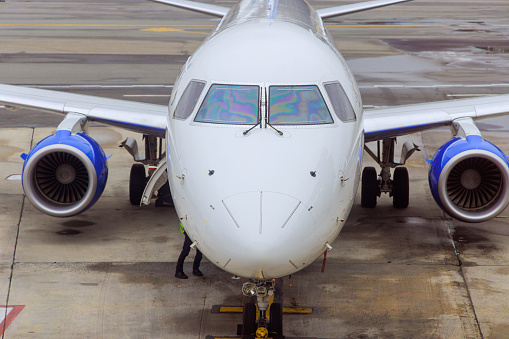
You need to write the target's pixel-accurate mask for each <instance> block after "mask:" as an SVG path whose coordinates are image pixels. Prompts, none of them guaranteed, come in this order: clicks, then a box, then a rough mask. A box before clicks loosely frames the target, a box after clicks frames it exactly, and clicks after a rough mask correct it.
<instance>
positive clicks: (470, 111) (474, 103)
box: [364, 94, 509, 142]
mask: <svg viewBox="0 0 509 339" xmlns="http://www.w3.org/2000/svg"><path fill="white" fill-rule="evenodd" d="M364 112H365V114H364V132H365V140H366V142H368V141H375V140H380V139H384V138H390V137H397V136H400V135H404V134H410V133H414V132H419V131H423V130H426V129H431V128H435V127H439V126H448V125H451V123H452V122H453V121H454V120H456V119H458V118H466V117H468V118H472V119H473V120H478V119H486V118H493V117H496V116H501V115H507V114H509V94H504V95H496V96H491V97H482V98H474V99H458V100H447V101H438V102H430V103H422V104H415V105H404V106H396V107H391V108H383V109H370V110H365V111H364Z"/></svg>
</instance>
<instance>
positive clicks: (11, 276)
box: [2, 128, 35, 339]
mask: <svg viewBox="0 0 509 339" xmlns="http://www.w3.org/2000/svg"><path fill="white" fill-rule="evenodd" d="M34 134H35V128H32V136H31V138H30V150H31V149H32V146H33V143H34ZM25 198H26V196H25V195H24V194H23V199H22V200H21V210H20V212H19V219H18V224H17V225H16V240H15V241H14V251H13V252H12V263H11V274H10V275H9V287H8V288H7V298H6V300H5V306H6V307H5V317H4V319H7V312H8V310H9V298H10V296H11V286H12V278H13V276H14V264H15V263H16V250H17V248H18V240H19V229H20V225H21V219H22V218H23V210H24V208H25ZM6 327H7V321H4V328H2V339H4V338H5V330H6Z"/></svg>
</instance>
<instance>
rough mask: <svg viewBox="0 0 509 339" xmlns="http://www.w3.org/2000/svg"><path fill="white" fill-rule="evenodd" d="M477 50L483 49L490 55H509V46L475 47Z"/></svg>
mask: <svg viewBox="0 0 509 339" xmlns="http://www.w3.org/2000/svg"><path fill="white" fill-rule="evenodd" d="M474 47H475V48H477V49H481V50H484V51H487V52H489V53H490V54H507V53H509V47H507V46H474Z"/></svg>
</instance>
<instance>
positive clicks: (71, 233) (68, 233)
mask: <svg viewBox="0 0 509 339" xmlns="http://www.w3.org/2000/svg"><path fill="white" fill-rule="evenodd" d="M56 233H57V234H58V235H76V234H80V233H81V232H80V231H77V230H62V231H59V232H56Z"/></svg>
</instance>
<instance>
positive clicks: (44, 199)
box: [22, 130, 108, 217]
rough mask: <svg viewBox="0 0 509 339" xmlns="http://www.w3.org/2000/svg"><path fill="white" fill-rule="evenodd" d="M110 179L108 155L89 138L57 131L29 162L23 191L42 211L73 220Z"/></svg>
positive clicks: (36, 148) (32, 154) (23, 176)
mask: <svg viewBox="0 0 509 339" xmlns="http://www.w3.org/2000/svg"><path fill="white" fill-rule="evenodd" d="M107 177H108V166H107V161H106V156H105V155H104V151H103V150H102V149H101V147H100V146H99V144H97V142H96V141H95V140H93V139H92V138H90V137H89V136H87V135H86V134H81V133H80V134H71V133H70V132H69V131H65V130H62V131H57V133H56V134H55V135H52V136H49V137H47V138H46V139H44V140H42V141H41V142H39V144H37V146H35V147H34V149H33V150H32V151H31V152H30V153H29V155H28V156H27V157H26V159H25V165H24V167H23V175H22V182H23V189H24V191H25V194H26V196H27V198H28V200H29V201H30V202H31V203H32V205H34V206H35V207H36V208H37V209H39V210H40V211H42V212H44V213H46V214H49V215H52V216H56V217H69V216H73V215H76V214H79V213H82V212H84V211H85V210H87V209H88V208H89V207H91V206H92V205H93V204H94V203H95V202H96V201H97V199H99V197H100V196H101V194H102V192H103V190H104V187H105V186H106V180H107Z"/></svg>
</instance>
